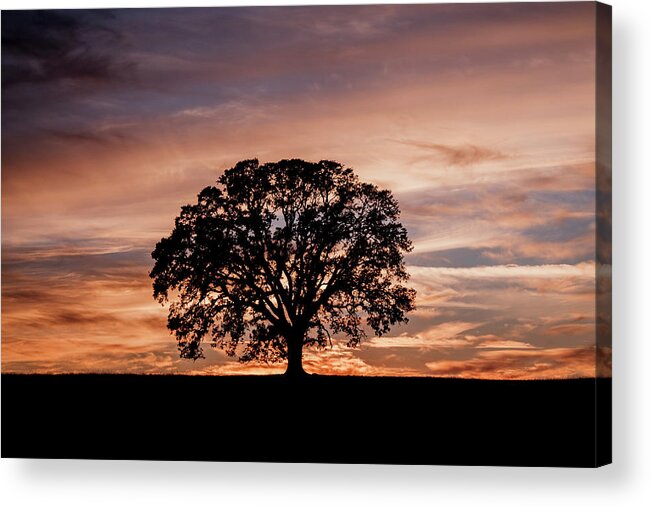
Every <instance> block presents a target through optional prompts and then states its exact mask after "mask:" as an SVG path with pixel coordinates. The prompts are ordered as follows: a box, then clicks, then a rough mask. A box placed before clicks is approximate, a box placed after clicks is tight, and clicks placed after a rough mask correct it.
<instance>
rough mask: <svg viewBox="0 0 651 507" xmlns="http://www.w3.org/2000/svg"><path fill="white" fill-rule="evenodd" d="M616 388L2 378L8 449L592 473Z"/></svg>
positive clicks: (7, 453)
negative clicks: (571, 468)
mask: <svg viewBox="0 0 651 507" xmlns="http://www.w3.org/2000/svg"><path fill="white" fill-rule="evenodd" d="M597 387H598V391H597V390H596V388H597ZM610 391H611V381H610V380H609V379H608V380H607V379H600V380H598V381H595V380H594V379H580V380H545V381H482V380H457V379H429V378H377V377H376V378H368V377H367V378H365V377H322V376H318V377H310V378H307V379H305V380H304V381H301V382H298V383H296V382H290V381H288V380H287V379H285V378H284V377H279V376H273V377H253V376H251V377H241V376H238V377H196V376H195V377H190V376H136V375H8V374H3V375H2V457H34V458H98V459H99V458H103V459H147V460H156V459H164V460H215V461H296V462H335V463H414V464H455V465H520V466H586V467H592V466H596V465H601V464H605V463H607V462H609V461H610ZM597 392H598V394H599V399H600V400H601V401H600V402H599V404H598V409H599V412H600V414H601V415H602V416H603V417H602V420H600V422H599V425H598V426H597V425H596V424H595V410H596V408H597V403H596V402H595V400H596V397H595V395H596V393H597ZM596 427H598V433H599V440H600V446H599V447H598V452H597V449H596V447H595V441H596V439H595V436H596V430H595V428H596Z"/></svg>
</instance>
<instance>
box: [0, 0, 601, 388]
mask: <svg viewBox="0 0 651 507" xmlns="http://www.w3.org/2000/svg"><path fill="white" fill-rule="evenodd" d="M248 158H258V159H260V161H261V162H267V161H277V160H280V159H283V158H302V159H306V160H313V161H318V160H321V159H332V160H336V161H338V162H341V163H342V164H344V165H346V166H348V167H352V168H353V169H354V170H355V171H356V173H357V174H358V175H359V176H360V178H361V179H362V180H365V181H370V182H373V183H376V184H377V185H379V186H382V187H386V188H389V189H391V190H392V191H393V192H394V195H395V196H396V198H397V199H398V201H399V203H400V207H401V209H402V223H403V224H404V225H405V227H406V228H407V230H408V231H409V234H410V238H411V239H412V241H413V243H414V251H413V253H411V254H409V255H408V256H407V257H406V263H407V265H408V270H409V272H410V273H411V276H412V278H411V280H410V282H409V283H410V285H411V286H412V287H413V288H415V289H416V290H417V294H418V295H417V299H416V304H417V310H416V311H415V312H413V313H412V314H411V315H410V323H409V324H407V325H403V326H398V327H395V328H394V329H393V330H392V332H391V333H390V334H389V336H387V337H382V338H373V339H368V340H367V341H365V342H364V343H363V344H362V345H361V347H360V348H358V349H348V348H347V347H345V346H344V344H343V341H342V342H337V341H335V344H334V346H333V348H332V349H329V350H326V351H324V352H320V353H318V354H312V353H308V354H307V355H306V361H305V362H306V369H307V370H308V371H311V372H319V373H336V374H360V375H436V376H463V377H478V378H549V377H568V376H570V377H571V376H594V375H595V350H594V343H595V293H594V292H595V5H594V3H591V2H585V3H543V4H517V3H516V4H483V5H482V4H474V5H462V4H449V5H446V4H439V5H419V6H416V5H412V6H407V5H402V6H392V5H385V6H356V7H346V6H337V7H291V8H287V7H283V8H278V7H277V8H273V7H265V8H215V9H155V10H146V9H130V10H113V11H100V10H98V11H56V12H55V11H45V12H7V11H4V12H3V13H2V371H3V372H86V371H98V372H100V371H101V372H137V373H190V372H194V373H216V374H231V373H263V372H274V371H278V372H281V371H283V370H284V365H277V366H275V367H267V366H265V365H260V364H248V365H242V364H239V363H237V362H235V361H233V360H232V359H229V358H227V357H226V356H225V355H224V354H223V353H222V352H220V351H214V350H212V349H207V350H206V359H204V360H198V361H196V362H192V361H189V360H183V359H180V358H179V357H178V352H177V350H176V342H175V339H174V337H173V336H171V335H170V334H169V332H168V331H167V329H166V326H165V324H166V315H167V310H166V308H163V307H161V306H160V305H158V303H156V302H155V301H154V299H153V298H152V291H151V281H150V279H149V277H148V272H149V270H150V269H151V266H152V260H151V256H150V253H151V251H152V250H153V248H154V246H155V244H156V242H157V241H158V240H159V239H160V238H161V237H163V236H166V235H168V234H169V232H170V231H171V229H172V227H173V221H174V218H175V216H176V215H177V214H178V211H179V208H180V206H181V205H183V204H186V203H190V202H194V201H195V200H196V194H197V193H198V192H199V191H200V190H201V189H202V188H203V187H205V186H207V185H211V184H213V183H214V181H215V180H216V178H217V177H218V176H219V174H221V172H222V171H223V170H224V169H227V168H229V167H232V166H233V165H234V164H235V163H236V162H238V161H239V160H243V159H248Z"/></svg>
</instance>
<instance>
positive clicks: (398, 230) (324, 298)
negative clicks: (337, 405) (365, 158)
mask: <svg viewBox="0 0 651 507" xmlns="http://www.w3.org/2000/svg"><path fill="white" fill-rule="evenodd" d="M217 183H218V184H217V185H216V186H209V187H206V188H204V189H203V190H202V191H201V193H200V194H199V195H198V200H197V203H196V204H193V205H187V206H184V207H182V209H181V213H180V215H179V216H178V217H177V218H176V222H175V227H174V230H173V231H172V233H171V234H170V235H169V236H168V237H166V238H163V239H162V240H161V241H160V242H159V243H158V244H157V245H156V249H155V250H154V251H153V252H152V257H153V258H154V260H155V264H154V267H153V269H152V271H151V273H150V276H151V277H152V278H153V288H154V297H155V298H157V300H158V301H159V302H161V303H163V304H164V303H165V302H167V301H169V300H171V304H170V308H169V317H168V328H169V329H170V330H171V331H172V332H173V333H174V334H175V336H176V339H177V342H178V348H179V351H180V355H181V356H182V357H184V358H192V359H197V358H200V357H203V352H202V343H204V342H206V341H209V342H210V343H211V345H212V346H214V347H219V348H222V349H223V350H225V352H226V353H227V354H229V355H231V356H236V357H238V358H239V359H240V361H243V362H247V361H251V360H261V361H265V362H277V361H283V360H287V371H286V373H287V374H288V375H302V374H304V370H303V366H302V355H303V349H304V348H305V347H317V348H323V347H325V346H327V345H328V344H329V343H330V344H331V338H332V337H335V336H339V337H345V338H346V340H347V344H348V345H349V346H353V347H354V346H356V345H357V344H359V343H360V340H362V338H363V337H364V336H366V334H367V332H369V331H372V332H373V333H374V334H376V335H378V336H380V335H382V334H385V333H387V332H388V331H389V330H390V327H391V326H392V325H394V324H396V323H401V322H406V321H407V317H406V313H407V312H409V311H410V310H412V309H413V308H414V297H415V292H414V290H413V289H410V288H408V287H406V286H404V285H403V284H404V283H405V282H406V281H407V280H408V274H407V272H406V270H405V266H404V260H403V255H404V253H405V252H409V251H410V250H411V248H412V245H411V242H410V240H409V238H408V236H407V231H406V229H405V228H404V227H403V226H402V224H401V223H400V222H399V215H400V210H399V207H398V202H397V201H396V199H395V198H394V197H393V195H392V194H391V192H390V191H389V190H382V189H379V188H378V187H377V186H375V185H372V184H369V183H364V182H361V181H360V180H359V179H358V177H357V176H356V175H355V174H354V173H353V171H352V170H351V169H349V168H344V167H343V166H342V165H341V164H339V163H337V162H332V161H327V160H323V161H321V162H318V163H310V162H305V161H303V160H281V161H280V162H277V163H267V164H259V163H258V161H257V160H245V161H242V162H239V163H238V164H237V165H235V167H233V168H232V169H229V170H227V171H225V172H224V173H223V175H222V176H221V177H220V178H219V179H218V182H217Z"/></svg>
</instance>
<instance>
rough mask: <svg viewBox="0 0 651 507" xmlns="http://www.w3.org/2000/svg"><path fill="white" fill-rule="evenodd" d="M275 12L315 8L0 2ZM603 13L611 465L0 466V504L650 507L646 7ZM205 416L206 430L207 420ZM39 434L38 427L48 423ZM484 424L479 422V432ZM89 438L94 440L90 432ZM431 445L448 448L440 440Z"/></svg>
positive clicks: (650, 21) (146, 1)
mask: <svg viewBox="0 0 651 507" xmlns="http://www.w3.org/2000/svg"><path fill="white" fill-rule="evenodd" d="M278 3H281V4H304V3H317V2H315V1H311V2H310V1H303V2H300V1H299V2H297V1H291V0H289V1H284V2H277V1H276V2H269V1H266V2H265V1H261V0H257V1H256V0H253V1H248V2H247V1H230V2H220V1H219V0H212V1H210V0H208V1H205V0H204V1H202V0H193V1H192V2H181V1H180V0H176V1H174V0H172V1H169V0H167V1H160V0H158V1H156V0H135V1H133V0H132V1H129V0H108V1H107V0H0V6H1V7H2V9H20V8H55V7H56V8H62V7H66V8H67V7H76V8H82V7H133V6H134V4H135V5H137V6H143V7H145V6H146V7H154V6H180V5H193V6H194V5H197V6H198V5H247V4H257V5H266V4H278ZM318 3H346V2H327V1H321V2H318ZM360 3H361V2H360ZM367 3H369V2H367ZM611 3H612V4H613V20H614V21H613V41H614V44H613V46H614V54H613V94H614V101H613V109H614V110H613V118H614V124H613V140H614V160H613V172H614V178H613V179H614V196H613V203H614V205H613V209H614V231H613V232H614V233H613V242H614V270H613V271H614V302H613V318H614V374H613V375H614V407H613V418H614V464H613V465H610V466H607V467H604V468H601V469H596V470H590V469H587V470H582V469H576V470H575V469H544V468H532V469H525V468H497V467H443V466H369V465H315V464H252V463H235V464H231V463H194V462H181V463H174V462H138V461H124V462H120V461H74V460H16V459H3V460H1V461H0V503H2V505H7V506H22V505H47V506H58V505H65V506H66V507H68V506H72V507H74V506H82V505H83V506H87V505H94V506H104V505H107V506H108V505H110V506H116V505H118V506H120V507H123V506H131V505H138V506H140V505H152V506H154V505H155V506H167V505H206V504H210V505H228V506H231V505H264V506H266V505H282V506H283V507H286V506H288V505H310V506H320V505H327V506H332V505H335V506H336V505H356V506H361V505H387V506H396V505H398V506H400V505H418V504H424V503H426V504H441V505H444V506H446V507H448V506H457V505H461V506H463V505H470V506H481V507H486V506H491V505H499V506H517V507H521V506H522V505H527V506H545V507H548V506H549V505H556V506H561V507H562V506H566V505H567V506H570V505H571V506H573V507H574V506H577V507H578V506H583V505H586V506H588V505H589V506H590V507H599V506H602V505H603V506H605V505H608V506H612V505H623V506H624V505H626V506H627V505H631V506H640V505H651V437H650V432H651V382H650V377H651V368H650V367H649V366H650V361H651V332H650V327H649V323H648V319H647V316H648V315H649V314H651V307H650V303H651V298H650V297H649V291H650V290H651V277H650V276H649V271H650V270H649V265H650V262H649V260H650V257H651V256H650V249H649V247H650V244H649V230H651V226H650V224H649V219H650V218H651V212H650V211H651V209H650V208H651V185H650V183H651V177H650V174H651V163H650V160H649V151H650V150H651V132H650V129H649V127H648V126H649V117H650V113H651V110H650V107H649V102H650V100H649V96H650V94H651V79H650V77H651V76H650V71H649V61H651V57H650V55H649V51H650V50H651V16H650V15H649V13H650V12H651V8H650V7H649V6H650V5H651V2H648V1H646V0H612V2H611ZM206 416H207V420H208V417H209V410H207V413H206ZM42 423H43V424H44V425H47V421H43V422H42ZM349 424H350V426H351V429H352V428H355V421H349ZM481 424H482V423H481V421H479V420H478V421H477V429H478V431H481ZM561 424H562V421H561ZM88 430H89V432H90V434H93V428H88ZM432 437H433V438H449V437H448V436H447V435H432ZM97 438H101V434H98V435H97ZM278 444H279V445H282V442H279V443H278Z"/></svg>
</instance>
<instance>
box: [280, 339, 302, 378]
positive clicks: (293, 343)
mask: <svg viewBox="0 0 651 507" xmlns="http://www.w3.org/2000/svg"><path fill="white" fill-rule="evenodd" d="M285 375H286V376H288V377H292V378H298V377H304V376H306V375H307V373H305V370H304V369H303V337H302V336H300V335H299V336H291V337H289V338H287V370H286V371H285Z"/></svg>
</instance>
